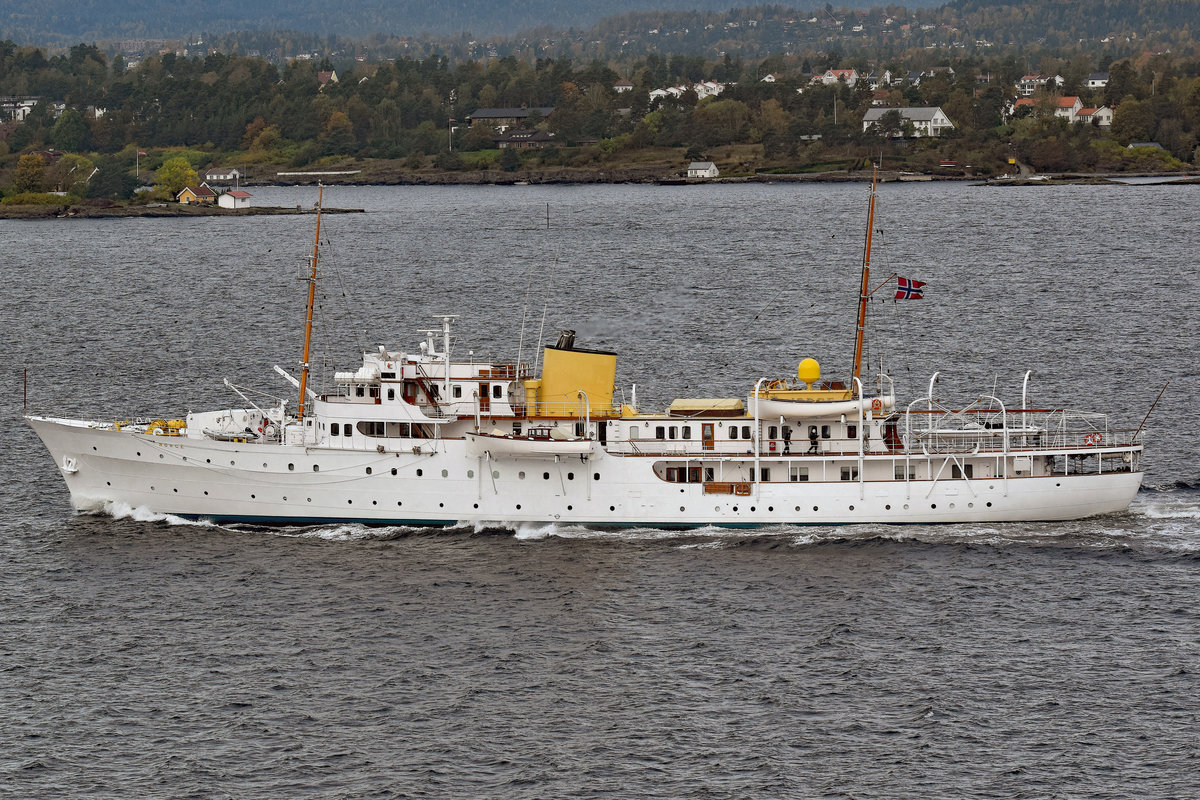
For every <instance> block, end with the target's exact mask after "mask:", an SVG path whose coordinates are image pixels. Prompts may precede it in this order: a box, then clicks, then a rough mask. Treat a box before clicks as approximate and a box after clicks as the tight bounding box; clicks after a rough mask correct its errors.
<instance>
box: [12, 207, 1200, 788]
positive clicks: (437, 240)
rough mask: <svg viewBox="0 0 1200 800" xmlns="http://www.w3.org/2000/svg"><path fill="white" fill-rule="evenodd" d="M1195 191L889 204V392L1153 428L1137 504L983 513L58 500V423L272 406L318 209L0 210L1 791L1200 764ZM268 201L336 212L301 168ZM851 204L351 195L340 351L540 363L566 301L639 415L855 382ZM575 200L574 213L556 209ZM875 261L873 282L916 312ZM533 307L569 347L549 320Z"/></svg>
mask: <svg viewBox="0 0 1200 800" xmlns="http://www.w3.org/2000/svg"><path fill="white" fill-rule="evenodd" d="M1197 191H1198V189H1197V187H1195V186H1118V187H1099V186H1071V187H1050V186H1040V187H1030V188H1019V189H1018V188H982V187H972V186H966V185H962V184H942V183H935V184H888V185H884V186H882V187H881V188H880V207H879V211H878V218H877V230H878V233H877V234H876V236H875V238H874V257H873V267H874V269H873V274H874V275H875V276H876V279H875V280H873V281H872V284H873V286H874V284H875V283H876V282H878V281H883V279H884V278H885V277H887V276H888V275H890V274H892V273H898V274H899V275H902V276H904V277H911V278H916V279H919V280H923V281H926V282H927V283H928V286H927V291H926V298H925V299H924V300H922V301H919V302H918V301H910V302H903V303H892V302H891V301H890V300H888V301H887V302H877V303H874V304H873V307H872V323H871V335H870V342H871V358H870V360H871V363H873V364H878V362H879V359H880V358H881V357H882V358H883V359H884V362H885V364H886V365H887V366H888V367H889V369H890V370H891V372H892V374H893V375H894V376H895V377H896V379H897V385H898V390H899V395H900V397H901V399H902V402H907V401H908V400H910V399H913V398H916V397H918V396H921V395H922V394H924V392H925V390H926V388H927V385H928V380H929V377H930V375H931V373H932V372H933V371H934V370H940V371H941V376H940V382H939V384H938V387H937V390H936V391H937V393H938V395H939V396H940V397H943V398H946V399H947V400H953V399H958V400H961V401H970V400H972V399H974V398H975V397H977V396H979V395H980V394H998V395H1000V396H1002V397H1003V398H1004V399H1005V400H1006V401H1007V402H1009V403H1011V404H1016V403H1019V402H1020V389H1021V378H1022V375H1023V374H1024V371H1025V370H1026V369H1032V370H1034V376H1033V378H1032V381H1031V395H1030V400H1031V403H1033V404H1035V405H1040V406H1043V407H1045V406H1048V405H1065V406H1068V407H1070V408H1078V409H1093V410H1103V411H1108V412H1110V413H1111V414H1113V417H1114V423H1115V424H1117V425H1121V426H1126V427H1136V426H1137V425H1138V423H1139V422H1140V421H1141V420H1142V417H1143V416H1144V415H1145V413H1146V411H1147V409H1148V408H1149V406H1150V404H1151V402H1152V401H1153V400H1154V397H1155V396H1156V395H1157V393H1158V391H1159V389H1160V388H1161V387H1162V386H1163V384H1164V383H1165V382H1166V381H1167V380H1168V379H1169V380H1170V381H1171V388H1170V389H1169V390H1168V391H1167V393H1166V394H1165V395H1164V396H1163V399H1162V402H1161V403H1160V404H1159V406H1158V408H1157V409H1156V410H1155V412H1154V414H1153V415H1152V416H1151V417H1150V419H1149V420H1148V421H1147V423H1146V427H1145V430H1146V432H1147V442H1148V450H1147V456H1146V461H1145V466H1146V481H1145V485H1144V487H1143V490H1142V491H1141V492H1140V493H1139V495H1138V497H1137V499H1136V501H1135V503H1134V505H1133V507H1132V509H1131V510H1130V512H1129V513H1128V514H1120V515H1113V516H1108V517H1102V518H1098V519H1091V520H1084V521H1079V522H1069V523H1044V524H1007V525H989V526H986V527H981V526H969V525H955V526H947V527H935V526H906V527H902V526H898V527H889V526H876V525H862V526H848V527H840V528H835V527H813V528H799V527H779V528H769V529H764V530H761V531H754V532H749V533H747V532H744V531H741V532H733V531H722V530H713V529H705V530H700V531H695V532H691V533H685V534H680V533H678V532H666V531H657V530H633V531H622V532H620V533H614V532H610V531H593V530H585V529H575V528H555V527H553V526H547V527H526V528H521V529H519V530H515V531H513V530H505V529H495V530H492V529H488V530H473V529H459V530H451V531H442V530H421V529H394V528H393V529H367V528H357V527H353V526H349V527H337V528H297V529H283V530H263V529H246V528H236V527H232V528H231V527H217V526H211V525H189V524H177V522H178V521H176V520H171V519H164V518H161V517H156V516H154V515H148V514H145V513H144V512H142V511H139V510H136V509H115V510H114V514H113V515H103V516H79V515H74V514H73V513H72V512H71V511H70V509H69V507H68V503H67V494H66V490H65V487H64V486H63V483H62V480H61V478H60V477H59V475H58V473H57V470H56V469H55V466H54V465H53V464H52V463H51V461H50V459H49V457H48V456H47V455H46V454H45V452H44V450H43V449H42V448H41V446H40V444H39V443H38V442H37V440H36V439H35V437H34V435H33V433H32V432H31V431H30V430H29V429H28V428H27V427H26V426H24V425H23V423H21V421H20V412H21V396H22V386H21V374H22V370H23V369H24V368H28V370H29V407H30V410H31V411H34V412H39V413H50V414H56V415H62V416H74V415H80V416H89V417H97V418H103V419H123V418H128V417H138V416H148V415H154V416H164V415H170V416H175V415H182V413H183V412H185V411H187V410H188V409H203V408H212V407H220V406H228V405H233V404H240V400H239V399H238V398H236V396H234V395H232V394H230V393H229V392H228V390H226V389H225V388H224V387H223V386H222V379H223V378H226V377H228V378H229V379H230V380H231V381H233V382H235V383H239V384H244V385H248V386H251V387H256V388H260V389H263V390H266V391H270V392H273V393H280V392H283V391H285V390H286V389H287V387H286V386H285V385H283V384H282V383H281V381H280V380H279V379H278V378H276V376H274V374H273V373H272V371H271V367H272V365H273V364H277V363H278V364H281V365H283V366H285V367H287V368H289V369H292V368H293V365H294V364H295V362H296V361H297V360H298V358H299V355H300V346H301V338H300V337H301V335H302V321H303V287H304V284H303V283H302V282H301V280H300V279H301V277H302V275H303V273H304V271H305V259H306V257H307V254H308V252H309V251H310V250H311V246H312V235H313V234H312V223H313V218H312V216H311V215H307V216H294V217H252V218H237V219H224V218H199V219H185V220H179V219H124V220H48V221H0V243H2V245H3V248H2V249H3V253H4V262H3V263H4V266H3V269H4V289H3V292H0V312H2V314H3V319H4V320H5V321H6V323H7V326H8V327H7V330H8V335H7V337H6V342H5V346H4V347H3V348H2V349H0V365H2V366H3V370H2V374H3V380H4V385H5V387H6V388H7V390H6V391H4V392H3V393H2V395H3V396H2V397H0V402H2V403H3V410H4V414H3V419H2V420H0V425H2V426H3V427H2V431H3V435H4V440H5V442H6V445H7V446H6V451H7V454H6V457H5V458H4V459H3V461H2V462H0V470H2V472H3V475H2V476H0V487H2V488H0V492H3V495H0V497H2V498H3V503H4V509H5V511H6V514H5V515H4V517H3V519H0V555H2V557H3V562H4V570H3V578H2V584H0V588H2V590H3V591H2V594H0V596H2V597H3V600H2V601H0V621H2V624H3V631H4V636H3V639H2V640H0V654H2V657H0V687H2V690H0V719H3V720H4V724H3V725H0V786H2V787H4V789H3V790H0V794H5V793H8V794H11V796H14V797H73V798H74V797H113V796H143V797H204V798H207V797H331V798H339V797H356V798H357V797H437V798H444V797H495V798H536V797H621V798H623V797H669V798H687V797H694V798H747V797H762V798H776V797H834V798H841V797H847V798H849V797H914V798H915V797H956V798H957V797H980V798H984V797H996V798H1012V797H1030V798H1035V797H1036V798H1043V797H1072V798H1077V797H1114V798H1117V797H1131V796H1137V797H1178V796H1184V795H1188V794H1190V793H1191V792H1192V791H1193V788H1194V786H1195V758H1196V755H1197V738H1196V732H1197V730H1200V721H1198V720H1197V715H1198V712H1197V695H1198V693H1200V691H1198V689H1200V687H1198V683H1197V677H1196V676H1197V673H1198V672H1200V634H1198V630H1200V614H1197V611H1196V603H1197V597H1198V596H1200V558H1198V555H1200V525H1198V521H1200V488H1198V487H1200V467H1198V463H1200V462H1198V456H1200V452H1198V451H1200V446H1198V444H1197V434H1196V430H1195V428H1196V425H1195V421H1196V415H1195V413H1194V408H1193V407H1194V406H1195V404H1196V395H1197V367H1196V359H1195V357H1194V354H1193V350H1194V347H1195V343H1196V334H1197V323H1196V319H1197V314H1198V312H1200V288H1198V287H1197V281H1196V278H1195V274H1194V269H1195V253H1196V244H1197V242H1196V231H1197V230H1198V229H1200V210H1198V207H1200V206H1198V203H1197ZM254 194H255V202H257V203H261V204H278V205H295V204H302V205H305V206H311V205H312V203H313V202H314V200H315V197H316V191H315V189H309V188H288V189H282V188H260V189H256V190H255V191H254ZM866 198H867V193H866V189H865V188H864V187H863V186H862V185H860V184H848V185H847V184H826V185H811V184H802V185H796V184H777V185H708V186H688V187H642V186H598V187H537V186H526V187H470V188H457V187H432V188H431V187H424V188H416V187H411V188H410V187H388V188H384V187H353V188H333V189H327V194H326V202H327V205H332V206H341V207H352V208H364V209H366V213H364V214H354V215H330V216H327V217H325V219H324V228H323V238H325V239H326V240H327V245H326V247H325V248H324V251H323V253H324V255H323V260H322V262H321V273H322V284H321V286H322V299H321V302H320V307H319V309H318V323H319V326H318V332H317V337H318V342H319V343H320V352H321V355H318V356H317V357H316V359H314V360H315V361H316V363H319V364H323V365H327V366H328V368H329V369H332V368H333V367H334V366H337V367H340V368H343V369H346V368H353V365H354V364H355V362H356V361H357V359H358V357H359V355H358V354H359V353H360V352H361V351H362V350H364V349H373V348H374V347H375V346H376V345H377V344H379V343H385V344H387V345H388V346H389V347H391V348H392V349H397V350H399V349H414V348H415V343H416V341H418V340H419V338H420V334H418V333H417V331H418V330H421V329H425V328H430V327H435V326H436V324H437V323H436V320H434V319H433V315H435V314H439V313H455V314H459V315H460V317H459V319H458V320H457V323H456V325H457V327H456V331H457V336H456V347H457V350H456V355H458V356H462V355H465V354H466V352H467V350H468V349H470V350H473V352H474V354H475V356H476V357H478V358H489V357H515V356H516V349H515V347H513V346H510V343H514V342H515V341H516V340H517V338H518V337H519V336H520V332H521V319H522V314H523V311H524V310H525V309H528V315H529V319H528V324H527V325H526V337H525V341H526V347H525V350H524V354H525V355H526V356H528V355H529V354H530V353H531V352H532V350H533V343H534V342H536V341H538V340H541V341H545V340H551V339H552V338H553V336H554V335H555V334H556V332H557V331H558V330H559V329H560V328H572V329H575V330H576V331H577V332H578V341H579V343H580V344H581V345H583V346H589V347H597V348H602V349H612V350H616V351H618V352H620V354H621V362H620V366H619V368H618V382H619V383H620V384H621V386H622V387H623V388H624V391H625V392H626V399H627V400H628V399H629V394H630V385H631V384H632V383H635V382H636V383H637V384H638V389H637V395H638V402H639V404H640V405H641V406H642V407H644V408H647V407H649V408H653V407H662V406H665V404H666V403H667V402H669V401H670V399H671V398H673V397H675V396H709V397H719V396H728V397H737V396H744V395H745V393H746V391H747V389H748V388H749V387H750V386H751V385H752V384H753V382H754V380H755V379H756V378H758V377H760V376H772V377H775V376H783V375H789V374H792V372H793V370H794V369H795V365H796V362H797V361H799V359H800V358H803V357H805V356H810V355H811V356H815V357H817V358H818V359H820V360H821V362H822V364H823V366H824V368H825V371H826V374H828V375H839V376H840V375H842V374H844V373H845V371H846V370H847V367H848V363H849V360H850V350H851V346H852V343H853V335H854V330H853V325H854V302H855V296H856V293H857V282H858V272H857V265H858V262H859V259H860V257H861V248H862V242H863V226H864V220H865V212H866ZM547 219H548V220H549V227H547ZM890 295H891V292H890V291H889V289H888V287H887V286H884V288H882V289H880V290H879V292H878V294H877V295H876V296H877V297H890ZM543 315H544V317H545V330H544V333H542V334H541V335H540V336H539V335H538V332H539V328H540V326H541V325H542V318H543Z"/></svg>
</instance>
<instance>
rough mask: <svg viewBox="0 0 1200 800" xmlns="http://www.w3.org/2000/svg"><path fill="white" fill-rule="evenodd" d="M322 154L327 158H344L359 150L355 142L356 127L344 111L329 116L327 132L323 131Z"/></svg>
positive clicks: (326, 126)
mask: <svg viewBox="0 0 1200 800" xmlns="http://www.w3.org/2000/svg"><path fill="white" fill-rule="evenodd" d="M319 141H320V144H321V153H322V154H323V155H327V156H344V155H349V154H351V153H353V152H355V151H356V150H358V143H357V142H356V141H355V140H354V125H353V124H352V123H351V122H350V117H349V116H347V115H346V113H345V112H344V111H335V112H333V113H332V114H330V115H329V122H327V123H325V130H323V131H321V138H320V140H319Z"/></svg>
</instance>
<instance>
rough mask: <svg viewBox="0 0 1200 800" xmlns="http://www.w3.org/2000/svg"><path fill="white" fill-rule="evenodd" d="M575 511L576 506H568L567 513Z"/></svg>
mask: <svg viewBox="0 0 1200 800" xmlns="http://www.w3.org/2000/svg"><path fill="white" fill-rule="evenodd" d="M574 510H575V507H574V506H567V511H574ZM679 510H680V511H683V509H682V508H681V509H679Z"/></svg>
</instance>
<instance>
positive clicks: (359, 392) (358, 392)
mask: <svg viewBox="0 0 1200 800" xmlns="http://www.w3.org/2000/svg"><path fill="white" fill-rule="evenodd" d="M365 388H366V387H364V386H355V387H354V396H355V397H362V396H363V395H365V394H366V392H365V391H363V390H364V389H365Z"/></svg>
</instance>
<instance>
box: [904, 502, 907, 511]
mask: <svg viewBox="0 0 1200 800" xmlns="http://www.w3.org/2000/svg"><path fill="white" fill-rule="evenodd" d="M904 510H905V511H908V503H905V504H904Z"/></svg>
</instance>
